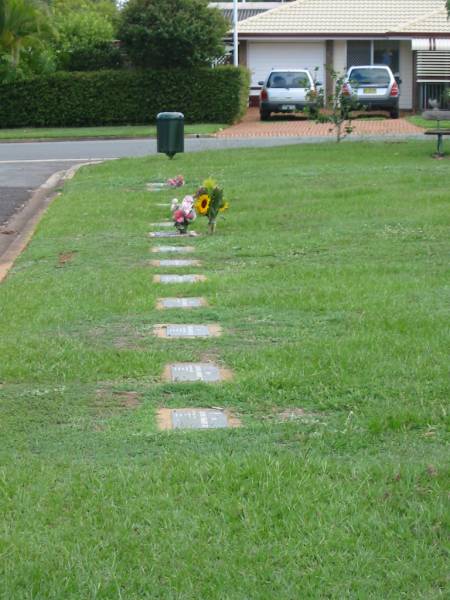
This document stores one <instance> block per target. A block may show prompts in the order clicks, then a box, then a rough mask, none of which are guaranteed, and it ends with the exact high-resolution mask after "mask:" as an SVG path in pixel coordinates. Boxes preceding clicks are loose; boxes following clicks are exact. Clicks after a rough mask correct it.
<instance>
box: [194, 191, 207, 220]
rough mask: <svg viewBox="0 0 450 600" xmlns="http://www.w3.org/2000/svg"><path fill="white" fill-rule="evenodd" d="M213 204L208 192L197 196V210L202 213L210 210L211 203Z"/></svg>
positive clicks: (204, 213)
mask: <svg viewBox="0 0 450 600" xmlns="http://www.w3.org/2000/svg"><path fill="white" fill-rule="evenodd" d="M210 204H211V198H210V197H209V196H208V194H202V195H201V196H199V197H198V198H197V201H196V202H195V210H196V211H197V212H198V213H200V214H201V215H206V214H207V212H208V210H209V205H210Z"/></svg>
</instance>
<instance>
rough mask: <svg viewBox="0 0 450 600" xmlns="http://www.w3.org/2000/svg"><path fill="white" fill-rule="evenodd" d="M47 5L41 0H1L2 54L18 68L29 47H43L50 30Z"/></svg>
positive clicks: (0, 52)
mask: <svg viewBox="0 0 450 600" xmlns="http://www.w3.org/2000/svg"><path fill="white" fill-rule="evenodd" d="M46 16H47V10H46V6H45V5H44V4H43V3H41V2H40V0H0V54H4V55H5V54H6V55H7V56H8V57H9V60H10V63H11V66H12V67H13V68H14V69H16V68H17V66H18V65H19V61H20V55H21V53H22V51H23V50H25V49H28V48H42V47H43V45H44V44H43V40H44V38H45V35H46V34H47V33H48V31H49V27H48V21H47V19H46Z"/></svg>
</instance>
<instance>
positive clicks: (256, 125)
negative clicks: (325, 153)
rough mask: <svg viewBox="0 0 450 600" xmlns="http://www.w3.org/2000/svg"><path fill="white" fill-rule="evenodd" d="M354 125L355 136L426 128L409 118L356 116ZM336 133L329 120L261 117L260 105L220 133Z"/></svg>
mask: <svg viewBox="0 0 450 600" xmlns="http://www.w3.org/2000/svg"><path fill="white" fill-rule="evenodd" d="M353 125H354V128H355V129H354V132H353V133H352V136H354V135H360V136H365V135H370V136H382V135H386V136H390V135H392V136H396V135H400V136H401V135H408V134H420V133H423V129H420V127H416V126H415V125H412V123H409V122H408V121H407V120H406V119H383V120H380V121H377V120H370V119H369V120H364V121H362V120H355V121H353ZM333 135H334V133H333V132H331V131H330V125H329V124H327V123H314V121H307V120H305V119H304V118H303V117H295V116H292V115H288V116H284V115H280V116H275V117H272V119H271V120H270V121H260V120H259V110H258V109H257V108H250V109H249V110H248V113H247V114H246V116H245V117H244V118H243V119H242V121H241V122H240V123H237V124H236V125H233V126H232V127H229V128H228V129H225V130H224V131H220V132H219V133H217V137H218V138H254V137H283V136H286V137H299V136H300V137H329V136H333Z"/></svg>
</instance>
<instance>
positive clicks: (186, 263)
mask: <svg viewBox="0 0 450 600" xmlns="http://www.w3.org/2000/svg"><path fill="white" fill-rule="evenodd" d="M158 262H159V266H160V267H198V266H200V263H199V261H198V260H182V259H181V260H170V259H165V260H160V261H158Z"/></svg>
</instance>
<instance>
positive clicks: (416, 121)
mask: <svg viewBox="0 0 450 600" xmlns="http://www.w3.org/2000/svg"><path fill="white" fill-rule="evenodd" d="M407 119H408V121H409V122H410V123H412V124H413V125H417V127H423V128H424V129H434V128H435V127H436V125H437V123H436V121H427V119H423V118H422V117H419V116H414V117H407ZM439 127H440V128H441V129H448V128H449V127H450V121H439Z"/></svg>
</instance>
